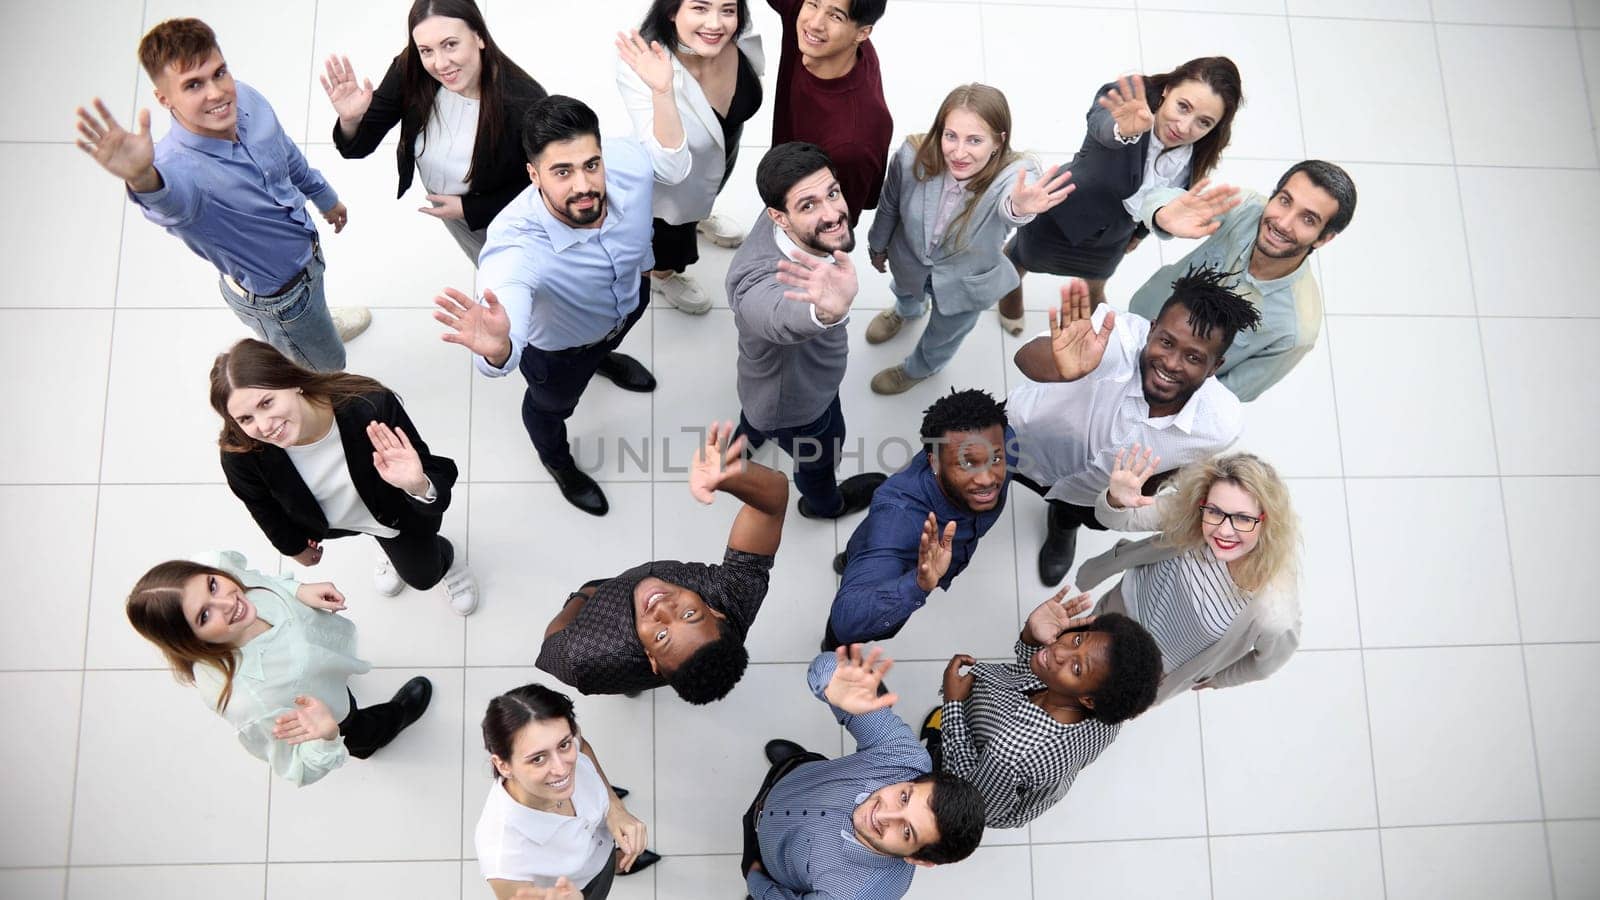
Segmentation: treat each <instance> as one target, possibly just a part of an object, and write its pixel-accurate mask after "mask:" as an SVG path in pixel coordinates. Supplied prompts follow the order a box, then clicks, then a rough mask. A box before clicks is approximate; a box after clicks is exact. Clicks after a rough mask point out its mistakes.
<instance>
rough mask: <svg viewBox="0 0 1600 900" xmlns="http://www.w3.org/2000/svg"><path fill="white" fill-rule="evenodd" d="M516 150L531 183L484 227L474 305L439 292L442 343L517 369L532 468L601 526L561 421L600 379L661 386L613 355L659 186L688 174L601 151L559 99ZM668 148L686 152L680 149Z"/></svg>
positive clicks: (636, 298) (625, 146)
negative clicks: (538, 466)
mask: <svg viewBox="0 0 1600 900" xmlns="http://www.w3.org/2000/svg"><path fill="white" fill-rule="evenodd" d="M522 147H523V151H524V152H525V153H526V154H527V156H528V178H529V180H531V181H532V186H531V187H529V188H528V189H527V190H524V191H523V192H522V193H521V194H519V195H518V196H517V199H515V200H513V201H511V204H510V205H508V206H507V207H506V208H505V209H504V210H502V211H501V212H500V214H499V215H498V216H496V217H495V220H494V222H493V223H491V224H490V225H489V234H488V239H487V240H486V242H485V243H484V247H483V253H482V255H480V256H479V257H478V285H479V287H480V289H481V291H482V301H481V303H479V302H474V301H473V300H472V298H470V297H468V296H466V295H465V294H463V293H461V292H460V291H457V290H455V289H454V288H446V289H445V291H444V294H443V295H442V296H439V297H436V298H435V299H434V302H435V304H437V305H438V307H439V310H438V311H437V312H435V313H434V318H435V319H437V320H439V321H440V322H441V323H443V324H445V325H447V326H449V327H450V329H451V330H450V331H447V332H445V334H444V339H445V340H447V341H450V342H452V343H456V344H460V345H462V346H464V347H466V348H468V349H469V350H471V351H472V352H473V353H475V354H477V359H476V360H475V363H476V365H477V367H478V371H480V372H482V373H483V374H485V375H488V376H490V377H500V376H503V375H506V374H508V373H510V372H511V371H512V370H514V369H521V370H522V375H523V377H524V378H525V379H527V382H528V390H527V392H526V393H525V394H524V395H523V398H522V424H523V426H524V427H526V428H527V429H528V437H529V438H530V439H531V440H532V441H533V446H534V449H535V450H536V451H538V453H539V461H540V462H541V463H543V464H544V467H545V468H546V469H547V470H549V472H550V474H551V475H553V476H555V479H556V484H557V485H558V486H560V488H561V494H562V496H564V497H566V498H567V501H568V502H569V503H571V504H572V505H573V506H576V507H578V508H579V509H581V510H583V511H584V512H586V513H590V514H592V515H596V516H603V515H605V514H606V512H607V511H608V510H609V509H610V505H609V504H608V503H607V502H606V496H605V494H604V493H603V492H602V491H601V490H600V486H599V485H598V484H596V483H595V481H594V479H593V478H590V477H589V475H588V474H587V473H585V472H583V471H581V470H579V468H578V465H577V462H576V460H574V459H573V456H572V450H571V449H570V447H569V446H568V444H567V425H566V421H567V419H568V418H569V417H570V416H571V415H572V413H573V411H574V410H575V409H577V407H578V399H579V398H580V397H582V396H583V391H584V388H586V387H587V386H588V384H589V379H590V378H591V377H593V376H594V375H595V374H596V373H599V374H600V375H603V376H605V377H606V378H609V379H611V381H612V382H614V383H615V384H616V385H617V386H618V387H620V388H622V389H623V390H629V391H641V392H648V391H653V390H655V387H656V380H655V378H654V376H652V375H651V374H650V372H649V370H647V369H646V368H645V367H644V366H643V365H642V364H641V363H640V362H639V361H638V360H636V359H634V358H633V357H631V356H626V355H624V354H621V353H617V352H616V349H617V347H618V345H620V344H621V343H622V339H623V338H624V337H626V336H627V334H628V331H629V330H630V329H632V328H633V325H634V323H635V322H637V321H639V318H640V316H642V315H644V310H645V307H646V305H647V304H648V303H649V302H650V283H649V273H650V270H651V269H652V268H654V267H655V256H654V254H653V253H652V252H651V248H650V233H651V224H652V219H651V213H650V200H651V192H652V189H653V185H654V183H655V181H656V180H657V179H660V180H662V181H663V182H667V181H669V180H670V179H672V178H676V179H677V180H680V181H681V180H682V179H683V177H684V174H683V173H684V172H687V167H664V168H663V169H661V170H657V169H656V168H655V165H657V164H658V163H653V162H652V157H651V154H649V153H647V152H646V151H645V149H644V147H642V146H641V145H640V144H638V143H637V142H635V141H632V140H628V139H626V138H613V139H611V140H610V141H608V142H607V144H606V149H605V152H604V154H603V155H602V152H601V147H600V121H599V119H598V118H596V116H595V114H594V111H593V110H591V109H590V108H589V107H587V106H585V105H584V104H583V103H581V102H579V101H577V100H574V99H572V98H571V97H563V96H560V95H554V96H550V97H545V98H544V99H542V100H539V101H537V102H536V103H534V104H533V105H532V106H531V107H530V108H529V109H528V113H527V116H526V118H525V119H524V121H523V128H522ZM664 152H665V153H666V154H667V156H669V157H670V155H671V154H674V153H688V152H689V151H688V146H687V144H685V143H683V142H682V141H681V140H680V142H679V146H678V147H677V148H676V149H667V150H665V151H664ZM663 159H665V157H663ZM659 164H660V165H663V166H665V163H664V162H663V163H659ZM677 168H682V171H677V170H676V169H677Z"/></svg>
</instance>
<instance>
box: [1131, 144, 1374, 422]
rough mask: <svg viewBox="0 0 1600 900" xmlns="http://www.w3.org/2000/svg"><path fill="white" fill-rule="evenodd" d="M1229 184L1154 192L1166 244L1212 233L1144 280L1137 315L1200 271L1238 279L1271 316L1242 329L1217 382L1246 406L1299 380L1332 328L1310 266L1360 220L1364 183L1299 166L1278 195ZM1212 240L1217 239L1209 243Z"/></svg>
mask: <svg viewBox="0 0 1600 900" xmlns="http://www.w3.org/2000/svg"><path fill="white" fill-rule="evenodd" d="M1236 194H1237V191H1236V190H1235V189H1233V188H1229V187H1217V188H1211V189H1210V190H1207V185H1206V182H1205V181H1203V180H1202V181H1201V182H1200V183H1199V184H1196V185H1194V186H1193V187H1192V188H1190V189H1189V190H1188V191H1181V190H1178V189H1176V188H1166V189H1163V190H1159V191H1151V192H1150V196H1149V197H1147V198H1146V199H1145V203H1144V210H1143V213H1142V215H1141V216H1140V218H1141V219H1142V220H1143V221H1144V223H1145V224H1146V225H1148V226H1149V227H1150V230H1151V231H1153V232H1155V233H1156V235H1157V236H1159V237H1161V238H1170V237H1173V236H1177V237H1183V238H1197V237H1206V238H1207V240H1206V241H1205V242H1204V243H1202V244H1201V245H1200V246H1198V247H1196V248H1195V249H1193V250H1191V251H1190V252H1189V253H1188V255H1186V256H1184V257H1183V259H1180V260H1178V261H1177V262H1175V263H1172V264H1171V265H1168V266H1165V267H1163V268H1162V269H1160V270H1159V271H1157V272H1156V273H1155V274H1154V275H1152V276H1150V280H1149V281H1146V282H1145V283H1144V286H1143V287H1141V288H1139V290H1138V291H1137V292H1135V293H1134V295H1133V299H1132V300H1130V301H1129V302H1128V309H1129V311H1131V312H1134V313H1138V314H1139V315H1141V316H1143V317H1144V318H1146V319H1149V320H1150V321H1152V322H1153V321H1155V320H1156V318H1157V317H1158V316H1159V315H1160V313H1161V307H1162V304H1164V303H1166V302H1167V297H1169V296H1171V294H1172V282H1173V281H1174V280H1175V279H1177V278H1178V277H1179V276H1181V275H1183V274H1184V273H1185V272H1188V271H1190V269H1191V267H1195V266H1201V267H1203V266H1211V267H1214V268H1217V269H1220V270H1221V271H1224V272H1231V273H1234V275H1233V277H1232V279H1231V282H1232V283H1231V284H1230V285H1229V287H1230V288H1231V289H1232V290H1233V292H1234V293H1236V294H1238V295H1239V296H1241V297H1244V298H1245V299H1246V300H1249V301H1250V303H1251V304H1252V305H1253V306H1255V308H1256V309H1257V310H1259V311H1260V313H1261V325H1260V327H1259V328H1257V329H1256V330H1255V331H1253V332H1243V331H1242V332H1240V333H1239V335H1238V337H1236V338H1234V341H1233V346H1232V347H1230V348H1229V349H1228V358H1227V359H1226V360H1225V361H1224V362H1223V364H1222V367H1221V368H1220V369H1218V370H1217V380H1219V381H1221V382H1222V384H1223V385H1224V386H1225V387H1227V388H1228V390H1230V391H1233V393H1234V396H1236V397H1238V398H1239V399H1240V400H1243V401H1246V402H1248V401H1250V400H1254V399H1255V398H1257V397H1259V396H1261V394H1262V392H1263V391H1265V390H1266V389H1267V388H1269V387H1271V386H1272V385H1274V384H1276V383H1277V382H1278V380H1279V379H1281V378H1283V376H1285V375H1287V374H1289V370H1290V369H1293V368H1294V367H1295V364H1296V363H1298V362H1300V360H1301V359H1303V358H1304V357H1305V355H1306V354H1307V353H1310V352H1311V348H1312V347H1313V346H1314V345H1315V344H1316V342H1317V334H1318V333H1319V332H1320V331H1321V330H1322V292H1321V291H1320V290H1318V289H1317V280H1316V278H1315V277H1313V276H1312V274H1311V270H1310V267H1309V266H1308V265H1306V261H1307V260H1308V259H1309V258H1310V257H1311V251H1313V250H1316V249H1318V248H1320V247H1323V246H1325V245H1326V244H1327V243H1328V242H1329V241H1331V240H1333V239H1334V238H1335V237H1337V236H1338V235H1339V232H1341V231H1343V230H1344V229H1345V228H1346V227H1348V226H1349V224H1350V219H1351V217H1353V216H1354V215H1355V212H1356V186H1355V182H1353V181H1351V180H1350V175H1349V173H1347V172H1345V170H1343V169H1341V168H1339V167H1338V166H1336V165H1334V164H1333V163H1330V162H1324V161H1322V160H1320V159H1308V160H1305V161H1303V162H1298V163H1295V164H1294V165H1293V166H1292V167H1290V169H1289V171H1287V172H1285V173H1284V174H1283V177H1282V178H1279V179H1278V186H1277V187H1276V188H1274V189H1273V191H1272V196H1270V197H1263V196H1261V195H1260V194H1257V193H1254V192H1246V193H1245V195H1244V197H1243V198H1242V200H1241V199H1240V198H1236V196H1235V195H1236ZM1208 235H1209V237H1207V236H1208Z"/></svg>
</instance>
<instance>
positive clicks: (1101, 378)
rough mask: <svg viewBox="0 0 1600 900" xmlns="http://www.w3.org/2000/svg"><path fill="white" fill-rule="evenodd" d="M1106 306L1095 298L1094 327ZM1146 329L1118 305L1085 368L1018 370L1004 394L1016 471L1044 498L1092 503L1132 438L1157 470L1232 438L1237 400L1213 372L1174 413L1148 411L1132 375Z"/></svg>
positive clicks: (1237, 424)
mask: <svg viewBox="0 0 1600 900" xmlns="http://www.w3.org/2000/svg"><path fill="white" fill-rule="evenodd" d="M1110 309H1111V307H1110V305H1109V304H1103V305H1101V307H1100V308H1099V309H1097V310H1095V313H1094V316H1093V317H1092V319H1091V321H1092V322H1093V324H1094V327H1095V328H1096V330H1098V329H1099V328H1100V327H1101V325H1102V324H1103V323H1104V322H1105V317H1106V312H1107V311H1108V310H1110ZM1149 335H1150V322H1149V320H1147V319H1145V318H1143V317H1141V316H1137V315H1134V314H1133V313H1126V312H1118V313H1117V320H1116V324H1115V325H1114V326H1113V327H1112V330H1111V339H1110V341H1108V342H1107V344H1106V353H1105V357H1104V358H1102V359H1101V360H1100V365H1099V366H1098V367H1096V368H1095V370H1094V371H1093V372H1090V373H1089V374H1088V375H1085V376H1084V377H1082V378H1080V379H1078V380H1077V381H1071V382H1064V383H1052V384H1041V383H1039V382H1036V381H1031V380H1029V379H1028V378H1026V377H1023V378H1022V384H1020V385H1018V386H1017V388H1016V389H1015V390H1013V391H1012V392H1011V396H1010V398H1008V399H1007V400H1006V416H1007V418H1008V419H1009V420H1010V422H1011V427H1012V428H1013V429H1014V430H1015V431H1016V435H1017V451H1018V456H1017V470H1018V471H1019V472H1021V473H1022V474H1024V475H1026V476H1028V477H1029V478H1032V479H1033V480H1034V481H1037V482H1038V483H1039V484H1043V485H1050V486H1051V487H1050V492H1049V493H1048V494H1046V495H1045V496H1046V497H1048V498H1049V499H1051V500H1064V501H1066V502H1068V503H1074V504H1077V505H1079V506H1094V502H1095V498H1096V497H1097V496H1098V495H1099V494H1100V492H1101V491H1104V490H1105V489H1106V486H1107V485H1109V484H1110V483H1111V469H1112V466H1113V463H1114V462H1115V460H1116V455H1117V451H1118V450H1122V449H1126V448H1129V447H1132V446H1133V445H1134V444H1135V443H1138V444H1142V445H1144V446H1145V447H1149V448H1152V449H1153V450H1154V451H1155V453H1156V455H1157V456H1160V457H1161V468H1162V470H1163V471H1165V470H1167V469H1176V468H1179V467H1181V466H1186V465H1188V464H1189V463H1192V462H1196V461H1198V460H1202V459H1205V458H1206V457H1208V456H1211V455H1212V454H1214V453H1218V452H1220V451H1222V450H1223V449H1224V448H1226V447H1227V446H1228V445H1229V444H1231V443H1233V442H1234V440H1235V439H1236V438H1238V436H1239V431H1240V429H1241V428H1242V427H1243V415H1242V412H1243V407H1242V404H1240V403H1239V399H1238V398H1237V397H1235V396H1233V394H1232V393H1231V392H1230V391H1229V390H1228V389H1227V388H1226V387H1223V385H1222V382H1220V381H1218V380H1217V379H1216V377H1215V376H1213V377H1211V378H1207V379H1206V380H1205V383H1204V384H1202V385H1200V389H1199V390H1197V391H1195V392H1194V396H1192V397H1190V398H1189V402H1188V403H1185V404H1184V405H1183V409H1181V410H1179V411H1178V412H1177V413H1175V414H1173V415H1170V416H1160V417H1152V416H1151V415H1150V404H1148V403H1146V402H1145V399H1144V386H1143V384H1142V383H1141V379H1140V377H1139V354H1141V353H1142V352H1144V345H1145V340H1146V339H1147V338H1148V337H1149ZM1046 338H1047V339H1048V334H1047V335H1046Z"/></svg>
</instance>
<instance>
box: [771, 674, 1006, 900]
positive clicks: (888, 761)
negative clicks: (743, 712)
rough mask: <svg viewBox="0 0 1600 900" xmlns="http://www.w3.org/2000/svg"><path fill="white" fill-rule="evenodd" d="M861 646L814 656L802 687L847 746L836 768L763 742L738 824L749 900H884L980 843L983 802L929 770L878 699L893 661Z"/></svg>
mask: <svg viewBox="0 0 1600 900" xmlns="http://www.w3.org/2000/svg"><path fill="white" fill-rule="evenodd" d="M881 652H882V651H881V650H880V649H878V648H874V649H873V650H872V652H871V653H870V654H868V655H866V657H865V658H863V657H862V653H861V648H860V646H859V645H857V646H852V647H850V648H849V649H848V650H846V648H843V647H840V648H839V649H838V651H837V652H835V653H823V654H821V655H819V656H817V658H816V659H814V660H812V662H811V669H810V671H809V672H808V673H807V674H806V682H807V683H808V684H809V685H810V687H811V693H812V694H813V695H815V696H816V698H817V699H818V700H822V701H823V702H825V703H827V704H828V708H829V709H831V710H832V711H833V716H834V718H835V719H837V720H838V721H839V724H841V725H843V726H844V727H845V728H846V729H847V730H848V731H849V732H850V736H851V737H853V738H855V741H856V752H854V753H852V754H850V755H849V756H844V757H840V758H839V759H827V758H825V757H823V756H822V755H821V754H817V753H810V752H808V751H806V750H805V749H804V748H802V747H801V746H800V745H798V744H796V743H794V742H793V741H785V740H774V741H769V742H767V760H768V761H769V762H770V763H772V769H771V771H769V772H768V773H767V778H766V781H765V783H763V784H762V785H761V791H760V792H759V793H758V794H757V795H756V799H755V801H754V802H753V803H751V804H750V810H749V811H748V812H746V813H745V816H744V829H745V838H744V840H745V847H744V858H743V860H742V863H741V866H742V871H743V872H744V875H745V883H746V886H747V887H748V888H749V891H750V896H751V897H753V898H755V900H780V898H782V900H791V898H793V900H797V898H799V897H801V896H805V897H827V898H839V900H855V898H859V900H893V898H896V897H902V896H904V895H905V893H906V891H907V890H909V889H910V887H911V876H912V875H913V874H914V872H915V869H914V867H916V866H923V867H931V866H935V865H943V864H945V863H953V862H960V861H961V860H963V859H966V858H967V857H968V856H970V855H972V851H974V850H976V849H978V842H979V841H981V840H982V839H983V813H984V806H983V797H982V795H980V794H979V793H978V789H977V788H975V787H973V786H972V785H971V784H970V783H968V782H967V781H966V780H964V779H962V778H960V777H959V776H956V775H951V774H949V773H946V772H936V773H933V774H929V770H930V769H932V768H933V761H932V759H930V758H929V756H928V751H926V750H924V749H923V747H922V743H921V742H920V741H918V740H917V737H916V735H914V734H912V732H911V728H910V726H908V725H906V723H905V722H904V721H902V720H901V719H900V717H899V716H897V715H895V714H894V711H893V710H892V709H890V707H891V706H892V705H893V704H894V702H895V699H896V698H895V695H893V694H883V695H881V696H880V695H879V694H878V689H879V686H880V685H881V684H882V683H883V676H884V673H886V672H888V670H889V667H890V666H891V665H893V662H892V661H891V660H889V659H887V658H880V654H881Z"/></svg>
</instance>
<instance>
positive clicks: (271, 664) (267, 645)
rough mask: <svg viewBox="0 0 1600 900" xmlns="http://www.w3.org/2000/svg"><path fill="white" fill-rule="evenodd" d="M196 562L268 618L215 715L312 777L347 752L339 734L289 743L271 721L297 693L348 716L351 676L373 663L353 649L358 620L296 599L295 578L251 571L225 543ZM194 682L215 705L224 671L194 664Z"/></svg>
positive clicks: (286, 768)
mask: <svg viewBox="0 0 1600 900" xmlns="http://www.w3.org/2000/svg"><path fill="white" fill-rule="evenodd" d="M194 561H195V562H197V563H201V564H203V565H208V566H214V567H216V568H218V569H221V570H223V571H224V572H227V573H229V574H230V575H232V576H233V577H234V578H236V579H238V581H239V583H240V584H242V585H244V586H245V589H246V594H245V596H246V597H247V598H249V600H250V602H251V603H253V604H255V607H256V614H257V616H259V617H260V618H261V619H262V620H263V621H266V622H270V623H272V627H271V628H269V629H267V631H266V633H265V634H262V635H260V636H259V637H257V638H256V639H255V640H253V641H250V642H249V643H247V644H245V645H244V646H243V647H240V648H239V650H238V652H237V654H236V658H237V659H238V663H239V665H238V668H237V669H235V670H234V673H233V695H232V696H231V697H230V698H229V700H228V708H227V709H226V710H224V711H222V713H221V715H222V717H223V718H224V719H227V720H228V723H229V724H231V725H232V726H233V727H234V730H235V731H236V732H237V733H238V735H239V743H241V744H243V745H244V748H245V749H246V750H248V751H250V754H251V755H252V756H254V757H256V758H257V759H262V760H266V761H267V762H268V763H270V764H271V765H272V770H273V771H274V772H277V773H278V774H279V775H281V776H283V777H284V778H286V779H288V780H289V781H291V782H293V783H295V784H296V785H302V786H303V785H307V784H310V783H312V782H313V781H316V780H317V779H319V778H321V777H322V776H324V775H326V774H328V773H329V772H331V771H333V770H334V769H336V768H338V767H339V766H342V765H344V761H345V760H346V759H348V758H349V753H347V752H346V750H345V746H344V738H343V737H335V738H334V739H333V740H331V741H323V740H315V741H306V742H305V743H303V744H294V745H290V744H287V743H284V742H283V741H280V740H278V739H277V738H274V737H273V736H272V726H273V723H274V722H275V721H276V719H277V718H278V716H280V715H282V714H283V713H285V712H292V711H293V710H294V708H295V706H294V698H295V697H296V696H298V695H300V694H307V695H310V696H312V697H316V698H317V699H318V700H321V701H322V702H323V703H326V704H328V711H329V712H330V713H332V714H333V718H334V720H335V721H339V722H343V721H344V719H345V717H346V716H348V715H350V694H349V692H348V687H347V683H348V682H349V680H350V676H351V675H360V674H362V673H364V672H367V671H368V670H370V669H371V668H372V665H371V664H370V663H368V662H367V661H366V660H364V659H360V658H359V657H357V656H356V655H355V651H356V626H355V625H354V624H353V623H352V622H351V621H350V620H349V619H346V618H345V617H344V616H341V615H338V614H336V613H331V612H325V611H323V610H318V609H312V608H311V607H309V606H306V605H305V604H304V603H301V602H300V601H299V600H297V599H295V589H296V588H298V587H299V585H298V584H297V583H296V582H295V581H294V580H293V579H290V578H279V577H277V576H274V575H263V574H262V573H260V572H256V571H253V570H251V569H250V568H249V567H248V563H246V562H245V559H244V557H243V556H241V555H239V554H238V553H235V552H233V551H231V550H228V551H223V552H220V553H203V554H199V555H197V556H195V557H194ZM194 683H195V687H198V688H199V689H200V695H201V696H202V697H204V698H205V702H206V707H207V708H208V709H210V710H211V711H212V712H216V710H217V697H219V696H220V695H221V693H222V685H223V677H222V673H221V672H220V671H218V670H217V669H216V668H214V667H212V666H210V665H197V666H195V667H194Z"/></svg>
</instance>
